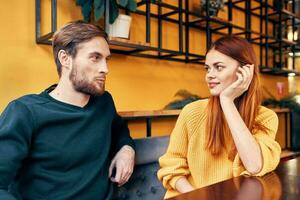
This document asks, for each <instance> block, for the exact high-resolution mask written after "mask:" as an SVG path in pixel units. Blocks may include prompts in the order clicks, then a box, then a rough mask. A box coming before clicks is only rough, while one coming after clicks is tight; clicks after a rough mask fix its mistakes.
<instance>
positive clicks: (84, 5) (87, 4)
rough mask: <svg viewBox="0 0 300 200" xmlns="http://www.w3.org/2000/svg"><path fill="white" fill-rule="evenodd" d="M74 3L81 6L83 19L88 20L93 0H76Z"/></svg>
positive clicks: (89, 19)
mask: <svg viewBox="0 0 300 200" xmlns="http://www.w3.org/2000/svg"><path fill="white" fill-rule="evenodd" d="M76 4H77V5H80V6H81V13H82V16H83V20H84V21H86V22H90V21H91V12H92V6H93V0H76Z"/></svg>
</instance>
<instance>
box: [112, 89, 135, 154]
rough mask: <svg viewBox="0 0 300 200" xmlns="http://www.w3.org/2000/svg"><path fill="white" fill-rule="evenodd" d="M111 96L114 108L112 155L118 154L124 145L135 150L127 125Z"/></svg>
mask: <svg viewBox="0 0 300 200" xmlns="http://www.w3.org/2000/svg"><path fill="white" fill-rule="evenodd" d="M107 94H108V95H109V98H110V101H111V103H112V106H113V121H112V128H111V130H112V154H115V153H117V152H118V151H119V150H120V149H121V148H122V147H123V146H124V145H129V146H131V147H132V148H133V149H135V145H134V142H133V139H132V138H131V137H130V132H129V129H128V125H127V123H126V122H125V121H124V120H123V119H122V117H121V116H120V115H119V114H118V113H117V111H116V107H115V104H114V101H113V98H112V96H111V95H110V94H109V93H108V92H107Z"/></svg>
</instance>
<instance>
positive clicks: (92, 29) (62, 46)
mask: <svg viewBox="0 0 300 200" xmlns="http://www.w3.org/2000/svg"><path fill="white" fill-rule="evenodd" d="M94 37H103V38H104V39H105V40H106V41H108V36H107V34H106V32H105V31H104V30H103V29H102V28H101V27H100V26H98V25H95V24H90V23H87V22H84V21H81V20H78V21H74V22H70V23H68V24H66V25H64V26H63V27H61V28H60V29H59V30H57V31H56V32H55V33H54V36H53V41H52V47H53V55H54V60H55V63H56V67H57V72H58V75H59V77H60V76H61V67H62V65H61V63H60V61H59V59H58V52H59V51H60V50H65V51H66V53H67V54H69V55H71V56H72V57H73V58H75V57H76V53H77V49H76V47H77V46H78V44H80V43H82V42H86V41H89V40H91V39H93V38H94Z"/></svg>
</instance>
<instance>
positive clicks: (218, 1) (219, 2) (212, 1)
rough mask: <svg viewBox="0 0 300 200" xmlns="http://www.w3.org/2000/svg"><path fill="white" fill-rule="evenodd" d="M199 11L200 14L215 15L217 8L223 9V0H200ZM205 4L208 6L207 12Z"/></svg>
mask: <svg viewBox="0 0 300 200" xmlns="http://www.w3.org/2000/svg"><path fill="white" fill-rule="evenodd" d="M200 6H201V12H202V15H204V14H206V15H208V16H217V15H218V12H219V10H220V9H221V10H223V7H224V2H223V0H201V4H200ZM206 6H208V13H206Z"/></svg>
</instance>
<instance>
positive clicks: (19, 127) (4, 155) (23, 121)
mask: <svg viewBox="0 0 300 200" xmlns="http://www.w3.org/2000/svg"><path fill="white" fill-rule="evenodd" d="M32 124H33V122H32V118H31V113H30V111H29V110H28V109H27V107H26V106H25V105H23V104H21V103H19V102H17V101H13V102H11V103H10V104H9V105H8V107H7V108H6V109H5V110H4V112H3V113H2V114H1V116H0V199H1V200H13V199H15V198H14V197H13V195H11V194H10V193H9V192H8V188H9V185H10V184H11V183H12V181H13V179H14V178H15V177H16V176H17V173H18V170H19V169H20V168H21V165H22V161H23V160H24V159H25V158H26V156H27V154H28V150H29V146H30V142H31V135H32Z"/></svg>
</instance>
